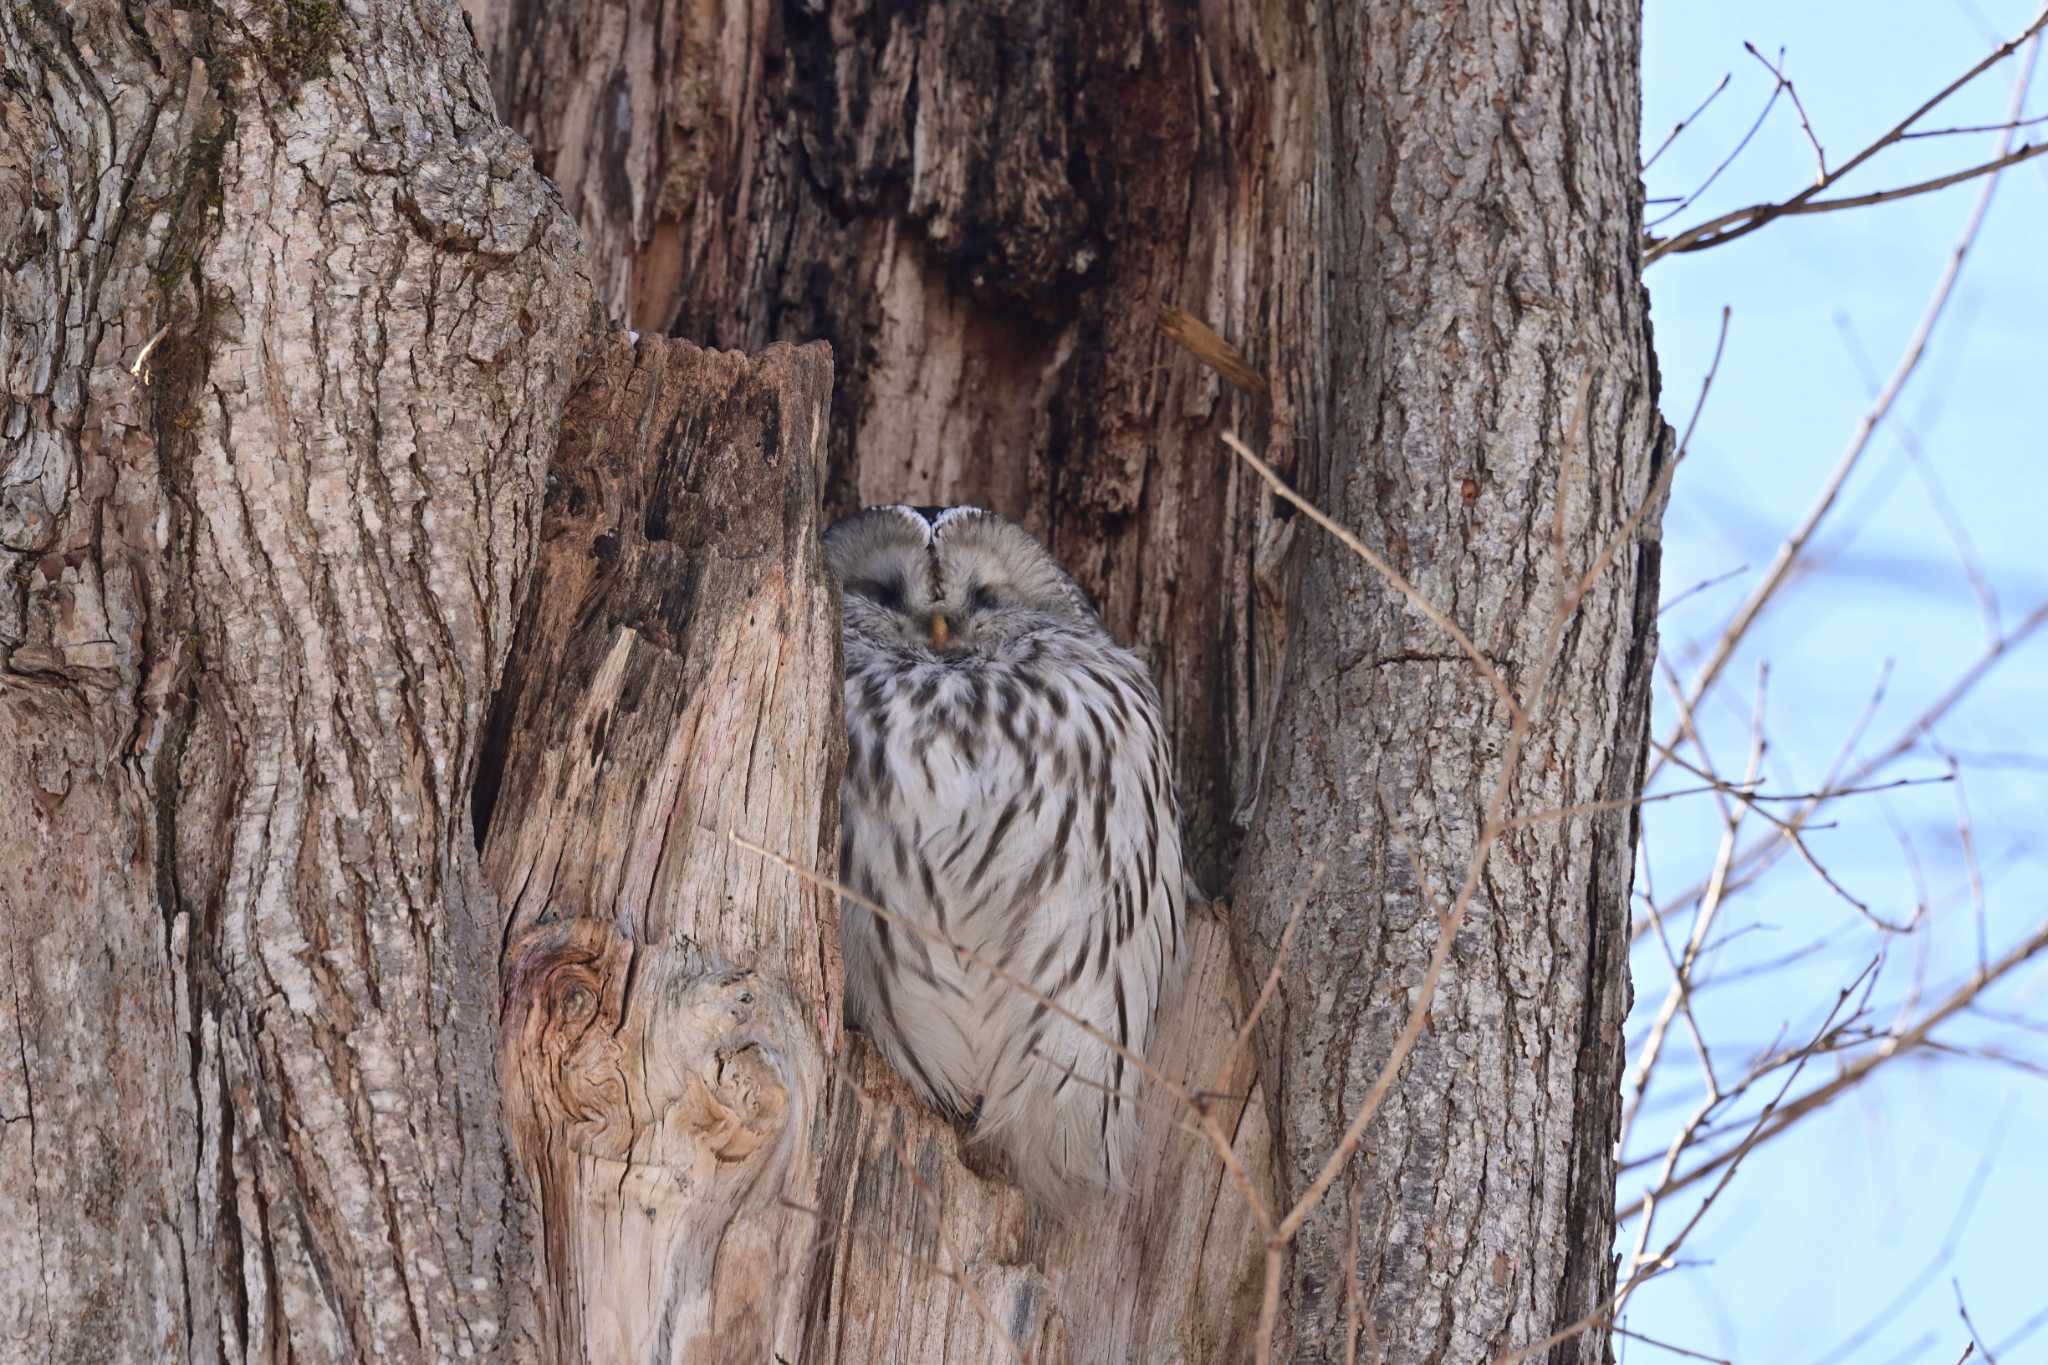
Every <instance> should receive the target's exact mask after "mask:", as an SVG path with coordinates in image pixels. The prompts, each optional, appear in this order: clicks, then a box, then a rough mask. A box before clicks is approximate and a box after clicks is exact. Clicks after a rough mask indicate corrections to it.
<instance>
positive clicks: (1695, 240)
mask: <svg viewBox="0 0 2048 1365" xmlns="http://www.w3.org/2000/svg"><path fill="white" fill-rule="evenodd" d="M2044 25H2048V10H2044V11H2043V12H2042V13H2041V14H2040V15H2038V16H2036V18H2035V19H2034V22H2033V23H2031V24H2029V25H2027V27H2026V29H2025V30H2024V31H2023V32H2021V33H2020V34H2019V35H2018V36H2017V37H2015V38H2013V39H2012V40H2011V41H2009V42H2005V43H2001V44H2000V45H1999V46H1998V47H1997V48H1995V49H1993V51H1992V52H1991V53H1990V55H1988V56H1986V57H1985V58H1984V59H1983V60H1982V61H1980V62H1978V63H1977V64H1976V65H1975V66H1973V67H1971V68H1970V69H1969V70H1968V71H1965V72H1964V73H1963V74H1962V75H1960V76H1958V77H1956V79H1955V80H1953V81H1951V82H1949V83H1948V85H1946V86H1944V87H1943V88H1942V89H1941V90H1940V91H1939V92H1937V93H1936V94H1935V95H1934V96H1933V98H1931V99H1929V100H1927V101H1926V102H1925V103H1924V104H1922V105H1921V106H1920V107H1919V108H1917V109H1915V110H1914V111H1913V112H1912V113H1910V114H1908V115H1906V117H1905V118H1904V119H1902V120H1901V121H1900V122H1899V123H1897V124H1895V125H1894V126H1893V127H1892V128H1891V130H1890V131H1888V132H1886V133H1885V134H1884V135H1883V136H1881V137H1879V138H1878V139H1877V140H1876V141H1874V142H1872V143H1871V144H1870V145H1869V146H1867V147H1865V148H1864V149H1863V150H1862V151H1860V152H1858V153H1857V154H1856V155H1855V156H1853V157H1850V158H1849V160H1848V161H1847V162H1845V163H1843V164H1842V165H1841V166H1840V167H1838V168H1837V169H1836V170H1834V171H1833V172H1831V173H1829V174H1827V175H1825V176H1823V177H1822V178H1821V179H1820V180H1819V181H1817V182H1816V183H1814V184H1813V185H1810V186H1808V187H1807V188H1806V189H1804V190H1802V191H1800V192H1799V193H1798V194H1796V195H1793V196H1792V197H1791V198H1790V199H1785V200H1780V201H1778V202H1776V203H1769V204H1752V205H1750V206H1749V207H1748V208H1742V209H1736V210H1735V211H1734V212H1732V213H1724V214H1722V215H1721V216H1720V217H1718V218H1712V219H1709V220H1708V221H1706V222H1704V223H1701V224H1699V225H1698V226H1696V227H1691V228H1688V229H1686V230H1685V231H1684V232H1681V233H1679V234H1678V235H1677V236H1675V237H1671V238H1667V239H1665V240H1663V241H1656V240H1652V241H1648V242H1645V243H1644V249H1643V263H1644V264H1645V265H1648V264H1650V263H1651V262H1653V261H1656V260H1658V259H1660V258H1661V257H1664V256H1668V255H1670V254H1671V253H1673V252H1675V251H1697V250H1703V249H1704V248H1706V247H1709V246H1719V245H1720V244H1722V243H1723V242H1730V241H1734V240H1735V239H1736V238H1738V237H1744V236H1747V235H1748V234H1750V233H1752V232H1754V231H1756V230H1757V229H1758V228H1760V227H1762V226H1763V225H1764V224H1766V223H1769V222H1771V221H1773V220H1775V219H1778V218H1782V217H1784V216H1786V215H1788V214H1793V213H1802V212H1816V211H1818V210H1816V209H1813V208H1811V207H1809V206H1810V205H1811V204H1812V203H1813V201H1814V199H1815V197H1816V196H1817V195H1819V194H1820V193H1821V192H1822V191H1824V190H1826V189H1828V188H1829V187H1830V186H1832V185H1835V184H1838V183H1840V181H1841V179H1842V177H1844V176H1846V175H1848V174H1849V173H1850V172H1851V171H1853V170H1855V169H1856V168H1857V167H1858V166H1861V165H1862V164H1863V163H1864V162H1866V161H1868V160H1870V158H1871V157H1873V156H1876V155H1877V154H1878V153H1879V152H1881V151H1883V150H1884V149H1885V148H1886V147H1889V146H1891V145H1893V144H1894V143H1896V142H1899V141H1901V140H1902V139H1903V138H1904V137H1905V135H1906V134H1907V133H1908V132H1909V131H1911V129H1912V127H1913V125H1914V124H1916V123H1918V122H1919V121H1920V120H1921V119H1923V118H1925V117H1926V116H1927V115H1928V113H1929V112H1931V111H1932V110H1933V109H1934V108H1935V107H1936V106H1937V105H1939V104H1941V103H1942V102H1943V101H1944V100H1946V99H1947V98H1948V97H1949V96H1950V95H1953V94H1954V93H1955V92H1956V91H1958V90H1960V89H1962V88H1963V87H1964V86H1966V85H1968V84H1969V83H1970V82H1971V81H1973V80H1975V79H1976V78H1977V77H1979V76H1981V75H1983V74H1984V73H1985V72H1986V71H1989V70H1990V69H1991V68H1992V67H1994V66H1996V65H1998V63H2000V62H2002V61H2004V60H2005V59H2006V58H2007V57H2010V56H2011V55H2012V54H2013V53H2014V52H2016V51H2018V50H2019V48H2020V46H2021V44H2023V43H2026V42H2027V41H2028V40H2030V39H2032V38H2033V37H2034V36H2035V35H2036V34H2038V33H2040V31H2041V29H2042V27H2043V26H2044ZM1775 93H1776V92H1775V91H1773V94H1774V95H1775ZM2007 117H2008V120H2013V119H2017V118H2018V117H2019V111H2018V110H2017V109H2015V110H2013V111H2012V112H2011V113H2009V114H2008V116H2007ZM2006 136H2007V140H2008V144H2009V141H2010V136H2011V130H2010V129H2008V130H2007V133H2006ZM1746 140H1747V139H1745V141H1746ZM1737 150H1740V149H1739V148H1738V149H1737ZM2039 150H2042V149H2040V148H2034V149H2029V150H2028V151H2027V152H2026V155H2027V156H2031V155H2033V154H2035V152H2037V151H2039ZM2000 156H2001V158H2003V159H2004V160H2003V162H2002V164H2001V163H1991V164H1987V165H1985V166H1981V167H1978V168H1975V169H1974V170H1972V171H1970V172H1967V173H1963V174H1961V175H1959V176H1958V177H1955V178H1944V181H1943V183H1945V184H1954V183H1956V180H1957V179H1969V178H1970V177H1971V176H1972V175H1984V174H1987V173H1992V174H1995V173H1996V172H1997V171H1999V170H2002V169H2003V168H2004V165H2005V164H2010V163H2011V161H2012V160H2023V159H2025V158H2024V157H2023V156H2022V157H2012V156H2009V155H2008V153H2007V150H2006V148H2005V147H2001V148H2000ZM1928 188H1938V186H1936V185H1934V184H1933V183H1932V182H1929V183H1928V184H1927V185H1924V186H1921V187H1917V188H1915V187H1909V190H1908V191H1906V192H1911V193H1921V192H1924V190H1925V189H1928ZM1901 193H1903V192H1894V191H1886V192H1883V195H1882V196H1881V197H1890V198H1898V197H1900V196H1901ZM1858 199H1860V200H1863V201H1865V202H1871V203H1875V202H1877V199H1875V198H1872V197H1870V196H1858ZM1851 206H1852V205H1851V203H1850V202H1849V201H1845V200H1834V201H1830V202H1829V203H1828V204H1827V205H1826V207H1828V208H1847V207H1851Z"/></svg>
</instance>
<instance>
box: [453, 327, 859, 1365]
mask: <svg viewBox="0 0 2048 1365" xmlns="http://www.w3.org/2000/svg"><path fill="white" fill-rule="evenodd" d="M831 384H832V364H831V359H830V355H829V353H828V352H827V351H826V349H825V348H824V347H822V346H811V347H805V348H802V349H792V348H789V347H775V348H771V349H770V350H768V351H767V352H765V353H763V354H762V355H759V356H756V357H752V358H748V357H745V356H741V355H738V354H731V353H719V352H711V351H702V350H698V349H697V348H696V347H693V346H689V345H686V344H683V343H680V342H668V341H663V340H660V339H656V338H648V339H646V340H644V341H641V342H640V343H639V344H638V345H637V346H636V345H634V344H633V343H632V342H631V341H630V340H628V339H627V338H626V337H625V336H623V335H616V336H613V337H610V338H608V339H606V340H605V341H603V342H602V343H600V345H599V348H598V352H597V354H596V356H595V357H594V358H593V361H592V367H591V370H590V371H589V373H588V374H587V376H586V377H585V379H584V381H583V383H582V385H581V386H580V387H579V389H578V390H577V392H576V394H575V396H574V397H573V399H572V401H571V403H570V407H569V412H568V415H567V417H566V419H565V422H564V427H563V436H562V444H561V448H560V451H559V453H558V456H557V459H556V462H555V465H554V467H553V469H552V471H551V475H550V488H549V493H548V498H547V503H546V508H545V511H544V514H543V517H542V521H541V549H540V553H539V556H538V559H537V566H536V575H537V576H536V581H535V585H534V589H533V592H532V595H531V596H530V597H529V598H528V600H527V603H526V606H525V609H524V612H523V615H522V618H521V621H520V628H519V636H518V644H517V646H516V647H515V649H514V651H513V655H512V658H511V660H510V661H509V662H508V664H507V667H506V671H505V679H504V684H503V687H502V689H501V691H500V694H499V697H498V701H497V709H496V713H495V715H494V718H493V722H492V729H491V734H492V739H491V743H490V745H489V746H488V748H487V751H486V753H485V755H484V760H483V763H482V765H481V771H480V776H479V781H478V784H477V789H476V815H477V827H478V829H479V830H481V831H484V832H485V844H484V864H485V868H486V870H487V872H488V873H489V875H490V877H491V879H492V881H493V883H494V884H495V885H496V886H497V887H498V888H499V890H500V894H501V897H502V899H503V902H504V906H505V914H506V935H507V942H508V944H509V947H508V949H507V953H506V959H505V965H504V1011H503V1015H502V1018H501V1033H500V1040H499V1076H500V1080H501V1083H502V1084H503V1087H504V1103H505V1112H506V1118H507V1122H508V1125H509V1128H510V1131H511V1135H512V1139H513V1144H514V1147H515V1149H516V1150H517V1152H518V1153H519V1157H520V1163H521V1166H522V1168H523V1170H524V1171H525V1174H526V1176H527V1179H528V1181H529V1183H530V1184H531V1186H532V1187H533V1188H534V1189H535V1191H536V1192H537V1194H538V1200H539V1211H540V1226H539V1229H538V1231H539V1235H540V1238H541V1246H542V1248H543V1254H542V1255H541V1256H540V1257H539V1258H538V1259H537V1260H536V1261H535V1262H534V1263H533V1288H534V1292H535V1294H536V1296H537V1298H538V1300H539V1306H540V1316H541V1322H542V1340H543V1343H544V1344H545V1347H546V1352H545V1353H546V1354H547V1355H548V1356H549V1358H551V1359H555V1360H564V1361H571V1360H587V1361H592V1362H610V1361H645V1362H651V1361H679V1362H680V1361H698V1360H707V1361H708V1360H734V1361H762V1360H770V1359H773V1358H774V1356H775V1354H777V1353H779V1354H781V1355H782V1356H784V1357H785V1358H788V1359H791V1360H795V1359H800V1358H802V1356H801V1348H800V1336H801V1332H802V1329H803V1322H804V1315H805V1312H806V1305H807V1304H808V1302H809V1301H810V1298H811V1293H812V1283H813V1281H814V1279H816V1278H817V1276H818V1274H819V1271H820V1269H821V1266H822V1264H823V1263H822V1260H821V1258H820V1256H819V1255H818V1254H817V1251H816V1249H817V1247H818V1245H819V1243H820V1240H821V1237H822V1235H823V1234H822V1231H821V1219H822V1218H823V1214H822V1213H821V1212H820V1210H819V1207H818V1205H819V1201H820V1194H819V1170H820V1160H821V1154H822V1144H821V1143H820V1141H819V1140H818V1134H819V1133H820V1132H821V1131H822V1127H823V1122H822V1121H823V1117H824V1109H825V1105H826V1102H827V1074H828V1073H827V1066H826V1056H827V1053H828V1051H829V1050H831V1049H832V1048H835V1047H836V1046H837V1044H838V1025H837V1009H838V1000H839V981H838V976H839V969H838V947H837V944H838V935H837V924H838V921H837V918H836V916H837V912H836V910H835V909H834V908H833V906H832V904H831V903H830V901H829V900H828V899H827V898H825V897H824V896H822V895H820V893H819V892H818V891H816V890H815V889H813V888H811V887H809V886H806V885H805V884H803V883H801V882H799V881H797V880H795V879H793V878H791V877H790V876H789V875H788V874H787V873H786V872H785V871H783V870H782V869H781V868H780V867H778V866H776V865H774V864H773V863H770V862H768V861H766V860H764V859H762V858H761V857H759V856H758V855H756V854H753V853H749V852H747V851H745V850H743V849H741V848H739V847H737V846H736V845H735V844H734V843H733V842H732V841H731V840H730V838H729V837H728V836H729V835H730V834H732V833H738V834H740V835H742V836H744V837H745V838H747V839H749V840H750V841H753V842H755V843H757V844H760V845H762V846H764V847H769V848H774V849H777V850H780V851H783V852H786V853H787V854H788V855H789V856H791V857H793V858H795V859H796V860H797V861H799V862H800V863H801V864H802V865H803V866H806V867H810V866H815V865H820V864H826V865H829V862H830V859H831V857H832V856H834V855H836V850H837V839H838V835H837V809H838V802H837V797H838V771H839V764H840V761H841V753H842V751H843V747H844V746H843V740H842V738H841V736H840V734H839V729H838V709H837V707H838V672H837V668H838V619H837V616H836V613H835V612H834V609H833V603H832V597H831V593H830V589H829V588H828V586H827V584H826V582H825V579H824V576H823V572H822V563H821V559H820V550H819V544H818V531H819V526H818V518H819V497H818V471H819V467H820V465H821V463H822V455H823V441H824V426H825V416H826V407H827V401H828V396H829V394H830V392H831Z"/></svg>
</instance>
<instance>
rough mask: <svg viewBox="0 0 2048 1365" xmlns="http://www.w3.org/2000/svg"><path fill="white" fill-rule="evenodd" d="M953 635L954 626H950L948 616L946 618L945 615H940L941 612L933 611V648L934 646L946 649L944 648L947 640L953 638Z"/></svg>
mask: <svg viewBox="0 0 2048 1365" xmlns="http://www.w3.org/2000/svg"><path fill="white" fill-rule="evenodd" d="M952 635H953V631H952V627H950V626H948V625H947V624H946V618H945V617H943V616H941V615H939V614H938V613H937V612H933V613H932V648H933V649H944V648H945V647H946V641H947V640H949V639H951V638H952Z"/></svg>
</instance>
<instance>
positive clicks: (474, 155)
mask: <svg viewBox="0 0 2048 1365" xmlns="http://www.w3.org/2000/svg"><path fill="white" fill-rule="evenodd" d="M590 313H591V309H590V291H589V285H588V281H587V280H586V279H584V278H583V276H582V274H581V269H580V263H579V261H578V255H577V244H576V240H575V232H574V228H573V225H572V224H571V223H570V222H569V221H568V220H567V219H566V218H565V217H564V216H563V214H562V213H561V211H560V206H559V203H558V202H557V201H556V199H555V198H554V196H553V195H552V194H551V193H550V191H549V190H548V188H547V186H546V185H545V183H544V182H543V181H542V180H541V179H540V177H539V176H538V175H536V174H535V173H534V171H533V168H532V165H531V160H530V157H529V155H528V154H527V152H526V150H525V148H524V146H523V145H522V144H521V143H520V142H519V140H518V139H517V138H515V137H512V136H511V135H509V134H508V133H506V132H505V131H504V130H503V129H502V128H501V127H500V126H499V125H498V123H497V121H496V119H495V118H494V117H493V115H492V112H491V99H490V95H489V93H488V90H487V89H486V88H485V86H484V83H483V72H482V68H481V66H480V64H479V63H478V60H477V56H476V52H475V48H474V46H473V44H472V43H471V41H470V39H469V37H468V35H467V33H466V32H465V31H464V28H463V25H462V23H461V21H460V17H459V16H458V15H456V14H454V13H453V12H452V11H450V10H449V9H448V8H447V7H446V6H444V5H440V4H431V3H430V4H417V5H415V4H410V3H404V2H403V0H361V2H360V3H351V4H349V5H346V6H343V5H330V4H317V5H312V4H308V5H300V4H276V3H267V2H265V3H239V2H238V0H227V3H223V4H220V5H212V6H207V7H204V8H195V9H181V8H174V7H171V6H159V5H140V6H130V5H122V4H115V3H100V2H97V0H87V2H86V3H78V4H70V5H62V6H60V5H55V4H42V3H35V4H20V5H6V6H4V7H0V329H4V330H0V437H4V439H0V574H4V579H5V586H4V590H0V1037H4V1038H5V1040H6V1041H5V1043H4V1045H0V1116H4V1117H0V1359H6V1360H25V1361H38V1362H47V1361H87V1360H90V1361H103V1360H118V1361H244V1360H250V1361H253V1360H282V1359H287V1358H288V1359H291V1360H294V1361H300V1362H318V1361H330V1360H331V1361H353V1360H360V1359H368V1358H377V1359H385V1360H393V1361H408V1360H430V1359H432V1360H442V1359H454V1358H459V1357H463V1356H468V1357H471V1358H491V1359H518V1358H520V1357H521V1356H522V1354H527V1353H530V1350H531V1346H532V1342H531V1339H530V1336H529V1335H528V1334H527V1332H526V1331H525V1330H524V1329H523V1327H522V1323H521V1321H520V1301H521V1298H522V1297H523V1296H522V1295H521V1294H520V1293H519V1292H517V1291H518V1289H519V1283H518V1282H519V1280H520V1279H521V1278H522V1277H521V1275H520V1274H519V1273H517V1272H518V1269H519V1267H520V1263H521V1259H522V1257H523V1255H524V1241H523V1238H522V1236H521V1229H520V1226H519V1221H518V1217H517V1200H516V1177H515V1176H513V1175H512V1172H511V1169H510V1165H509V1161H508V1157H507V1152H506V1149H505V1144H504V1140H503V1137H502V1135H501V1128H500V1123H499V1119H498V1105H497V1099H496V1094H495V1085H494V1082H493V1075H492V1060H493V1054H494V1050H495V1041H496V1039H495V1031H494V1029H493V1027H492V1025H493V1022H494V1018H495V1013H496V1007H497V991H496V981H495V977H496V970H495V961H496V956H497V952H498V949H499V943H500V940H499V937H498V930H499V924H498V922H497V917H496V908H495V901H494V899H493V898H492V896H491V895H490V893H489V890H488V888H486V887H485V886H484V884H483V881H482V877H481V875H480V872H479V869H478V866H477V860H476V851H475V846H474V843H473V841H472V839H471V836H470V830H469V818H468V816H469V812H468V808H467V799H466V797H467V783H468V776H469V773H470V770H471V768H472V766H473V764H474V762H475V757H476V752H477V748H478V742H479V740H480V738H481V733H482V729H483V721H484V717H485V713H486V708H487V707H488V705H489V700H490V695H491V688H492V683H493V679H494V675H495V672H496V669H497V666H498V665H499V663H500V662H501V661H502V659H503V656H504V652H505V650H506V648H507V646H508V645H509V642H510V638H511V627H512V621H513V616H514V606H515V603H516V601H517V598H518V595H519V592H520V590H521V588H522V586H523V584H524V582H525V578H526V570H527V567H528V564H529V551H530V548H531V545H532V540H533V530H534V526H535V524H536V522H537V520H538V514H539V505H540V493H541V487H542V481H543V477H544V471H545V469H546V465H547V461H548V459H549V456H550V454H551V453H552V450H553V447H554V440H555V430H556V426H557V422H558V419H559V415H560V408H561V403H562V399H563V397H564V395H565V394H566V392H567V390H568V387H569V381H570V377H571V369H572V366H573V364H574V360H575V356H576V353H577V351H578V349H579V348H580V346H581V344H582V341H583V338H584V335H585V332H586V329H587V327H588V325H589V322H590ZM508 1269H509V1270H511V1271H513V1272H514V1273H512V1274H507V1271H508Z"/></svg>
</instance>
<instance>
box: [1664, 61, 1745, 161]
mask: <svg viewBox="0 0 2048 1365" xmlns="http://www.w3.org/2000/svg"><path fill="white" fill-rule="evenodd" d="M1733 74H1734V73H1732V72H1727V71H1724V72H1722V73H1721V80H1720V83H1719V84H1718V85H1716V86H1715V87H1714V88H1713V89H1712V90H1709V91H1708V92H1707V97H1706V98H1705V99H1703V100H1701V101H1700V102H1699V105H1698V107H1696V108H1695V109H1694V110H1693V111H1692V112H1691V113H1690V114H1687V115H1686V116H1685V117H1684V118H1682V119H1680V120H1679V121H1678V122H1676V123H1674V124H1672V125H1671V131H1670V132H1669V133H1666V134H1665V135H1664V140H1663V141H1662V142H1660V143H1658V144H1657V150H1656V151H1654V152H1651V153H1650V159H1649V160H1648V161H1645V162H1644V163H1643V166H1642V174H1644V175H1647V174H1649V171H1650V167H1652V166H1654V165H1656V164H1657V158H1658V157H1660V156H1662V155H1664V153H1665V151H1666V150H1667V149H1668V148H1669V147H1670V146H1671V144H1672V143H1674V142H1676V141H1678V135H1679V134H1680V133H1682V132H1684V131H1685V130H1686V127H1687V126H1688V125H1689V124H1691V123H1692V121H1693V120H1694V119H1696V118H1698V117H1699V116H1700V115H1701V114H1704V113H1706V112H1707V106H1708V105H1710V104H1712V103H1713V102H1714V101H1715V100H1717V99H1719V98H1720V97H1721V92H1722V91H1723V90H1726V89H1727V88H1728V79H1729V77H1730V76H1731V75H1733Z"/></svg>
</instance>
